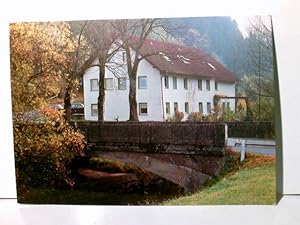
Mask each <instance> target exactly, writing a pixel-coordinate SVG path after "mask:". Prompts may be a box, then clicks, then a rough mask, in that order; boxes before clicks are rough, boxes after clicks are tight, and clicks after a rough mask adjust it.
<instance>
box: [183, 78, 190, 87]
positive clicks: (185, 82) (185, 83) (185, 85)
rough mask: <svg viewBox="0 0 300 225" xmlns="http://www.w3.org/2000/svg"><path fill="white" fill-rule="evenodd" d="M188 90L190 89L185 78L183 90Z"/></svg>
mask: <svg viewBox="0 0 300 225" xmlns="http://www.w3.org/2000/svg"><path fill="white" fill-rule="evenodd" d="M188 88H189V85H188V79H187V78H183V89H184V90H187V89H188Z"/></svg>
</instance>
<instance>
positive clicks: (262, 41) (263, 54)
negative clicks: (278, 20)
mask: <svg viewBox="0 0 300 225" xmlns="http://www.w3.org/2000/svg"><path fill="white" fill-rule="evenodd" d="M270 19H271V18H270V17H261V16H256V17H254V18H252V19H251V20H250V24H251V26H250V30H249V41H250V43H249V51H248V54H249V60H250V64H251V67H252V68H253V70H254V71H253V72H254V75H255V76H254V78H253V79H252V83H253V85H254V86H255V87H254V88H253V90H254V92H255V93H253V95H254V97H256V99H257V100H258V119H259V120H260V115H261V100H262V98H263V97H273V96H274V88H273V54H272V51H273V46H272V27H271V20H270ZM246 85H247V84H246ZM253 90H252V92H253Z"/></svg>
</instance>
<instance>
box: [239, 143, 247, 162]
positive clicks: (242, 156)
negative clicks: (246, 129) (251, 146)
mask: <svg viewBox="0 0 300 225" xmlns="http://www.w3.org/2000/svg"><path fill="white" fill-rule="evenodd" d="M245 155H246V140H242V141H241V158H240V161H241V162H243V161H244V159H245Z"/></svg>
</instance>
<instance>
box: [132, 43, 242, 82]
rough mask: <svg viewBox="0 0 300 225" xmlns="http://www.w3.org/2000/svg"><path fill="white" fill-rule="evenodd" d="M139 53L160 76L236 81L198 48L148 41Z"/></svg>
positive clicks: (230, 73) (233, 75) (228, 72)
mask: <svg viewBox="0 0 300 225" xmlns="http://www.w3.org/2000/svg"><path fill="white" fill-rule="evenodd" d="M134 39H135V38H133V40H134ZM133 40H132V41H133ZM132 46H133V48H134V44H133V45H132ZM139 53H140V55H141V56H144V57H146V60H147V61H148V62H150V63H151V64H152V65H153V66H154V67H155V68H157V69H158V70H159V71H160V72H161V73H162V74H176V75H185V76H196V77H198V76H199V77H200V78H203V79H215V80H217V81H223V82H228V83H234V82H236V81H237V80H238V78H237V76H236V75H235V74H234V73H233V72H231V71H229V70H228V69H227V68H225V67H224V66H223V65H222V64H221V63H219V62H218V61H217V60H216V59H214V58H213V57H211V56H210V55H209V54H208V53H206V52H205V51H204V50H202V49H199V48H191V47H187V46H184V45H179V44H174V43H167V42H161V41H156V40H150V39H148V40H146V41H145V42H144V43H143V46H142V48H141V49H140V51H139Z"/></svg>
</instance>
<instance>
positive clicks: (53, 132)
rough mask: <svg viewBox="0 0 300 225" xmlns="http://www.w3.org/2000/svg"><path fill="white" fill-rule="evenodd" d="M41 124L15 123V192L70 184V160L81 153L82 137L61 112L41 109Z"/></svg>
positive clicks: (83, 143)
mask: <svg viewBox="0 0 300 225" xmlns="http://www.w3.org/2000/svg"><path fill="white" fill-rule="evenodd" d="M42 114H43V116H44V120H43V122H41V123H37V122H32V121H26V122H24V121H23V122H22V123H21V122H20V123H17V122H14V127H13V128H14V146H15V161H16V175H17V186H18V191H20V190H23V189H24V187H27V188H30V187H39V188H52V189H54V188H57V187H60V188H61V187H65V188H66V187H68V188H72V187H73V184H74V182H73V180H72V179H71V177H70V174H71V161H72V160H73V159H74V158H75V157H77V156H80V155H83V149H84V146H85V141H84V136H83V135H82V134H81V133H79V132H78V131H76V130H74V129H73V128H72V127H71V126H70V125H69V124H68V123H67V122H66V121H65V120H64V118H63V114H62V112H59V111H56V110H47V111H43V112H42Z"/></svg>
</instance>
